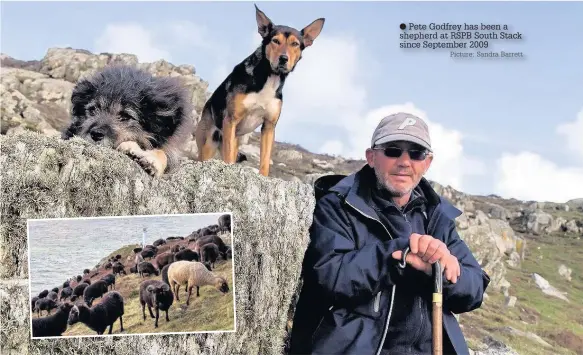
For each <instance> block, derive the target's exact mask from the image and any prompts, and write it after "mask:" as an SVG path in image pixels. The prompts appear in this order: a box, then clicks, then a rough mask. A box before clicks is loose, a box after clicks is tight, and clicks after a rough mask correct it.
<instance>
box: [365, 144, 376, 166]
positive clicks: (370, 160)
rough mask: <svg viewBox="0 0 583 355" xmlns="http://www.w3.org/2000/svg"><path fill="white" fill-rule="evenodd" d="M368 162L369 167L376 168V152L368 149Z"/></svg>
mask: <svg viewBox="0 0 583 355" xmlns="http://www.w3.org/2000/svg"><path fill="white" fill-rule="evenodd" d="M366 161H367V163H368V166H370V167H371V168H374V150H372V149H370V148H366Z"/></svg>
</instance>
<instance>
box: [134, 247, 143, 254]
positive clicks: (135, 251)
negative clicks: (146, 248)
mask: <svg viewBox="0 0 583 355" xmlns="http://www.w3.org/2000/svg"><path fill="white" fill-rule="evenodd" d="M141 251H142V248H140V247H137V248H134V254H137V253H139V252H141Z"/></svg>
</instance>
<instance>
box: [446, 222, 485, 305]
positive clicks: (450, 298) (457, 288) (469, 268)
mask: <svg viewBox="0 0 583 355" xmlns="http://www.w3.org/2000/svg"><path fill="white" fill-rule="evenodd" d="M447 247H448V249H449V251H450V253H451V254H453V255H454V256H456V257H457V259H458V262H459V264H460V276H459V277H458V279H457V282H456V283H455V284H454V283H450V282H449V281H448V280H447V279H446V278H445V274H444V276H443V306H444V308H447V309H449V310H450V311H452V312H453V313H464V312H469V311H472V310H474V309H476V308H479V307H480V306H481V305H482V300H483V296H484V291H486V288H487V287H488V284H489V283H490V277H489V276H488V274H486V272H485V271H484V270H482V268H481V267H480V264H478V261H477V260H476V258H475V257H474V255H473V254H472V252H471V250H470V249H469V248H468V246H467V245H466V243H465V242H464V241H463V240H462V239H461V238H460V236H459V234H458V233H457V231H456V227H455V222H453V221H452V222H451V223H450V226H449V230H448V242H447Z"/></svg>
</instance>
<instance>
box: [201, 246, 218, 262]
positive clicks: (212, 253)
mask: <svg viewBox="0 0 583 355" xmlns="http://www.w3.org/2000/svg"><path fill="white" fill-rule="evenodd" d="M219 255H221V254H220V252H219V247H218V245H216V244H215V243H208V244H205V245H203V246H202V248H201V249H200V256H201V258H200V260H201V261H202V262H203V263H207V262H208V263H209V265H210V266H212V267H213V268H214V267H215V262H216V261H217V259H218V257H219Z"/></svg>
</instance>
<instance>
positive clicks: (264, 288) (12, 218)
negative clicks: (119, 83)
mask: <svg viewBox="0 0 583 355" xmlns="http://www.w3.org/2000/svg"><path fill="white" fill-rule="evenodd" d="M0 144H1V146H2V156H1V158H0V163H1V166H2V208H1V217H2V220H1V229H0V262H1V265H2V269H1V270H0V280H2V281H1V283H0V296H1V300H0V302H1V306H2V307H1V308H0V323H1V324H2V327H1V332H0V343H1V344H2V353H5V354H7V353H11V352H14V353H32V354H41V353H42V354H46V353H84V354H96V353H111V354H130V353H131V354H136V353H138V354H144V353H149V354H162V353H164V354H169V353H182V354H184V353H201V354H227V353H228V354H281V351H282V348H283V344H284V340H285V339H284V338H285V331H286V328H285V327H286V322H287V317H288V309H289V307H290V302H291V300H292V295H293V293H294V292H295V290H296V285H297V283H298V280H299V276H300V267H301V260H302V258H303V253H304V250H305V248H306V246H307V242H308V228H309V225H310V224H311V219H312V211H313V208H314V198H313V192H312V188H311V187H310V186H308V185H306V184H303V183H299V182H290V181H284V180H280V179H270V178H265V177H263V176H261V175H257V174H255V173H252V172H250V171H249V170H248V169H246V168H244V167H241V166H237V165H235V166H227V165H226V164H224V163H222V162H219V161H208V162H205V163H195V162H191V161H185V162H184V164H183V165H182V166H181V168H180V169H179V171H177V172H176V173H175V174H174V175H171V176H167V177H163V178H161V179H155V178H151V177H150V176H148V175H147V174H146V173H145V172H144V171H142V169H141V168H140V167H139V166H138V165H137V163H135V162H133V161H132V160H131V159H130V158H128V157H126V156H124V155H123V154H121V153H118V152H116V151H114V150H110V149H106V148H101V147H97V146H93V145H90V144H89V143H86V142H84V141H81V140H79V139H74V140H71V141H62V140H60V139H58V138H57V137H47V136H44V135H41V134H37V133H33V132H23V133H22V134H18V135H17V134H12V135H9V136H1V138H0ZM217 211H231V212H233V217H234V225H235V229H234V238H233V244H234V254H235V255H236V256H237V258H236V262H235V263H234V268H235V275H236V277H235V285H234V289H235V290H236V292H235V293H236V322H237V332H235V333H212V334H196V335H172V336H159V337H147V336H132V337H117V338H115V339H113V338H111V337H109V338H95V339H92V340H91V341H79V340H76V339H58V340H57V339H54V340H50V341H49V340H35V341H31V340H30V337H29V334H30V333H29V332H30V328H29V324H30V320H29V311H28V310H29V308H28V307H29V301H28V282H27V277H28V267H27V242H26V220H27V219H29V218H59V217H89V216H104V215H107V216H111V215H118V216H122V215H138V214H139V215H148V214H176V213H198V212H203V213H204V212H217Z"/></svg>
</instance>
